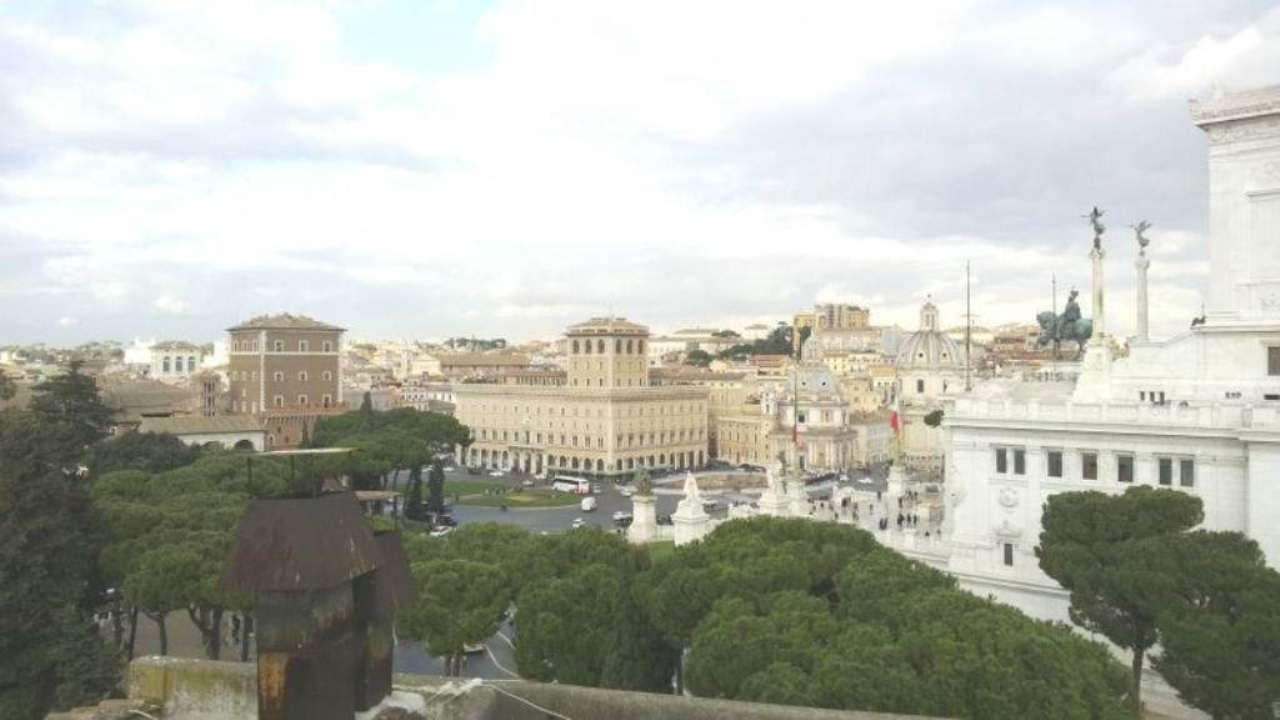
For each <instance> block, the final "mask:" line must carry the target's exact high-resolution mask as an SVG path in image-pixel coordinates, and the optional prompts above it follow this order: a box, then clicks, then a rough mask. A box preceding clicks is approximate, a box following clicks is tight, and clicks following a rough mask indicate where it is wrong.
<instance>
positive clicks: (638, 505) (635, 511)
mask: <svg viewBox="0 0 1280 720" xmlns="http://www.w3.org/2000/svg"><path fill="white" fill-rule="evenodd" d="M654 500H655V498H654V497H653V496H652V495H632V496H631V513H632V517H631V527H629V528H627V540H629V541H631V542H632V543H634V544H636V545H645V544H647V543H651V542H653V540H654V538H656V537H657V535H658V513H657V510H656V508H655V506H654Z"/></svg>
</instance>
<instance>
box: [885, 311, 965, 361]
mask: <svg viewBox="0 0 1280 720" xmlns="http://www.w3.org/2000/svg"><path fill="white" fill-rule="evenodd" d="M895 364H896V365H897V366H898V368H899V369H901V368H915V369H925V370H950V369H960V368H963V367H964V356H963V355H962V354H961V350H960V346H959V345H957V344H956V341H955V340H952V339H951V337H950V336H949V335H947V334H946V333H944V332H942V331H941V330H940V329H939V328H938V308H937V306H935V305H934V304H933V303H932V302H925V304H924V307H922V308H920V329H919V330H917V331H915V332H913V333H911V334H910V335H908V336H907V337H906V339H904V340H903V341H902V345H901V346H899V348H898V357H897V360H896V361H895Z"/></svg>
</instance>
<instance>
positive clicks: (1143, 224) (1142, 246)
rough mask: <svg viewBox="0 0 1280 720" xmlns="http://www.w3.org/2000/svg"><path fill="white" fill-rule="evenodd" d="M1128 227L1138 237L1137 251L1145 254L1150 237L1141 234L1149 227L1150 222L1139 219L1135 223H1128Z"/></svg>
mask: <svg viewBox="0 0 1280 720" xmlns="http://www.w3.org/2000/svg"><path fill="white" fill-rule="evenodd" d="M1129 227H1131V228H1133V233H1134V235H1136V236H1137V238H1138V252H1142V253H1144V254H1145V251H1146V249H1147V245H1150V244H1151V238H1149V237H1147V236H1146V235H1143V233H1145V232H1146V231H1147V230H1148V229H1150V228H1151V223H1149V222H1147V221H1146V220H1140V221H1138V224H1137V225H1130V226H1129Z"/></svg>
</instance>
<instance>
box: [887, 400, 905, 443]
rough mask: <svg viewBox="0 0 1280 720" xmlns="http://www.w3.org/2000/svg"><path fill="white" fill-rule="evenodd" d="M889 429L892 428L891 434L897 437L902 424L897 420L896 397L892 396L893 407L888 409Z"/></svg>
mask: <svg viewBox="0 0 1280 720" xmlns="http://www.w3.org/2000/svg"><path fill="white" fill-rule="evenodd" d="M889 427H891V428H893V434H895V435H897V434H898V430H900V429H901V428H902V422H901V421H900V420H899V419H898V396H897V394H895V395H894V396H893V405H892V406H891V407H890V408H889Z"/></svg>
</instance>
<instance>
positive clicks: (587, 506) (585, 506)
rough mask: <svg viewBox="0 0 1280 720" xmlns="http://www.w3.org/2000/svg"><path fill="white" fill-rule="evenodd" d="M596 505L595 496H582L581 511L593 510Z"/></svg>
mask: <svg viewBox="0 0 1280 720" xmlns="http://www.w3.org/2000/svg"><path fill="white" fill-rule="evenodd" d="M596 505H597V503H596V499H595V496H593V495H588V496H586V497H584V498H582V512H595V509H596Z"/></svg>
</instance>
